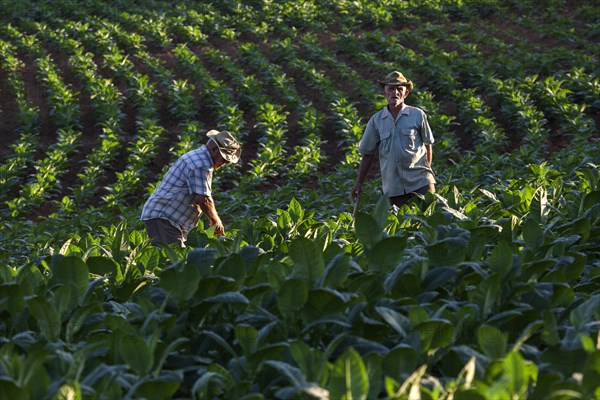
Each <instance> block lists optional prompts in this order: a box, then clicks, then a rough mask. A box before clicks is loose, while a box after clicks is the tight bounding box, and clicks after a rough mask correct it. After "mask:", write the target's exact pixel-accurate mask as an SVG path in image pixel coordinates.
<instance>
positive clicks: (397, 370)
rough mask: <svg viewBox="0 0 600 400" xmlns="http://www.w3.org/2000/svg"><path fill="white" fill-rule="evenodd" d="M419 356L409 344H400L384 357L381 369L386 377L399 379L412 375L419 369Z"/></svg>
mask: <svg viewBox="0 0 600 400" xmlns="http://www.w3.org/2000/svg"><path fill="white" fill-rule="evenodd" d="M418 359H419V355H418V354H417V352H416V351H415V349H414V348H413V347H411V346H409V345H407V344H399V345H398V346H396V347H394V348H393V349H391V350H390V351H389V352H388V353H387V354H385V356H384V357H383V360H382V363H381V368H382V373H383V375H385V376H392V377H396V378H399V377H401V376H404V375H408V374H410V373H411V372H412V371H414V370H415V368H416V367H417V362H418Z"/></svg>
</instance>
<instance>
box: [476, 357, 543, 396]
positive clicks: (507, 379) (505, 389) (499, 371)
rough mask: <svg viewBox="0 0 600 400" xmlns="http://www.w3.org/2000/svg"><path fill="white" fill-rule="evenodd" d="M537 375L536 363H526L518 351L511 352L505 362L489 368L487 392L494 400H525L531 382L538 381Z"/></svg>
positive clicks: (502, 361)
mask: <svg viewBox="0 0 600 400" xmlns="http://www.w3.org/2000/svg"><path fill="white" fill-rule="evenodd" d="M537 374H538V370H537V367H536V366H535V364H534V363H532V362H530V361H525V360H524V359H523V357H522V356H521V355H520V354H519V353H518V352H516V351H513V352H510V353H508V355H507V356H506V358H504V359H503V360H498V361H495V362H492V363H491V364H490V365H489V366H488V370H487V371H486V381H487V382H489V383H490V387H489V388H488V389H487V391H486V392H487V394H488V395H489V396H491V397H492V398H498V397H497V396H501V398H523V397H524V396H525V394H526V393H527V389H528V388H529V384H530V382H533V381H536V380H537ZM506 396H508V397H506Z"/></svg>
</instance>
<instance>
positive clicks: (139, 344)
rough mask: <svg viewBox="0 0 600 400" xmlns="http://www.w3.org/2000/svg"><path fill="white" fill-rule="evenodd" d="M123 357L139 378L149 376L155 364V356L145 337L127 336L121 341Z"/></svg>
mask: <svg viewBox="0 0 600 400" xmlns="http://www.w3.org/2000/svg"><path fill="white" fill-rule="evenodd" d="M119 350H120V351H121V356H122V357H123V359H124V360H125V362H126V363H127V364H128V365H129V367H130V368H131V369H132V370H133V371H134V372H135V373H136V374H137V375H139V376H141V377H144V376H146V375H148V373H149V372H150V370H151V369H152V366H153V364H154V355H153V352H152V350H151V349H150V346H149V345H148V344H147V343H146V341H145V340H144V338H143V337H141V336H138V335H125V336H122V337H121V339H120V341H119Z"/></svg>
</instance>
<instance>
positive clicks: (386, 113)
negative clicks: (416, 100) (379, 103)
mask: <svg viewBox="0 0 600 400" xmlns="http://www.w3.org/2000/svg"><path fill="white" fill-rule="evenodd" d="M383 109H384V112H383V116H382V117H383V118H387V117H390V118H393V117H392V113H391V112H390V109H389V108H388V106H385V107H384V108H383ZM409 113H410V112H409V107H408V106H407V105H406V104H405V103H402V108H401V109H400V113H398V115H408V114H409Z"/></svg>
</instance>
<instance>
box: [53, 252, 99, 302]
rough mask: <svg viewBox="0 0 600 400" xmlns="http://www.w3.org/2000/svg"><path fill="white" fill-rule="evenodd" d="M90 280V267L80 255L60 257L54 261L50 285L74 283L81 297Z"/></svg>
mask: <svg viewBox="0 0 600 400" xmlns="http://www.w3.org/2000/svg"><path fill="white" fill-rule="evenodd" d="M89 280H90V274H89V271H88V267H87V265H86V263H85V262H84V261H83V260H82V259H81V258H80V257H77V256H67V257H60V258H58V260H57V261H56V262H53V263H52V279H51V280H50V285H60V284H63V285H73V287H74V289H75V290H76V293H77V294H76V295H77V296H78V297H80V296H82V295H83V294H84V293H85V291H86V290H87V287H88V282H89Z"/></svg>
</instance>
